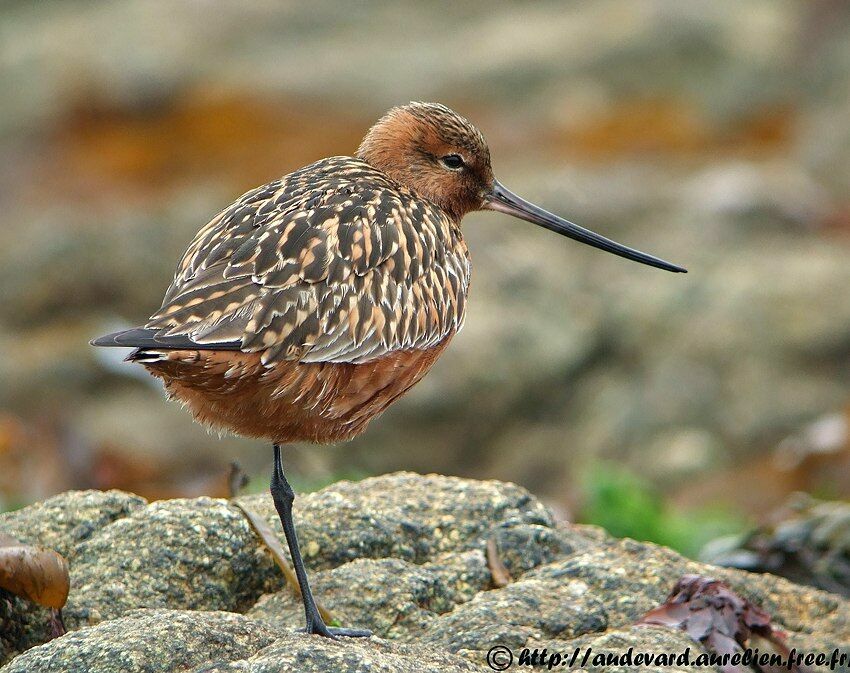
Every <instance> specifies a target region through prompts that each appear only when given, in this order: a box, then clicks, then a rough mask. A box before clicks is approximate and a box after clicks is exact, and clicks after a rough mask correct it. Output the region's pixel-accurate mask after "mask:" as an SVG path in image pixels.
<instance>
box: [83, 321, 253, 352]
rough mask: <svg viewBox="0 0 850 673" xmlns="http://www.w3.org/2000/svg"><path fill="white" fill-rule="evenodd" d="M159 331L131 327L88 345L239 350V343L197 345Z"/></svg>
mask: <svg viewBox="0 0 850 673" xmlns="http://www.w3.org/2000/svg"><path fill="white" fill-rule="evenodd" d="M160 332H161V330H158V329H152V328H150V327H133V328H132V329H125V330H121V331H120V332H113V333H112V334H106V335H104V336H102V337H98V338H97V339H92V340H91V341H90V342H89V343H91V345H92V346H106V347H110V346H112V347H118V348H139V349H142V350H144V349H148V348H153V349H158V350H195V351H199V350H205V351H227V350H239V349H240V347H241V345H242V343H241V341H230V342H224V343H205V344H201V343H197V342H196V341H193V340H192V338H191V337H190V336H189V335H187V334H174V335H170V336H166V335H163V334H161V333H160Z"/></svg>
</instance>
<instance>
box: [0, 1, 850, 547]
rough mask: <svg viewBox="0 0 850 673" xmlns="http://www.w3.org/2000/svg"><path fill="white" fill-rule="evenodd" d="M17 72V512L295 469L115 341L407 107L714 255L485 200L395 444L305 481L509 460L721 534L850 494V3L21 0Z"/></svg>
mask: <svg viewBox="0 0 850 673" xmlns="http://www.w3.org/2000/svg"><path fill="white" fill-rule="evenodd" d="M0 89H2V91H3V92H4V95H3V96H2V98H0V206H2V207H0V293H2V302H0V509H11V508H15V507H18V506H21V505H23V504H26V503H29V502H32V501H34V500H36V499H40V498H44V497H47V496H49V495H51V494H54V493H57V492H59V491H62V490H66V489H70V488H113V487H114V488H122V489H128V490H132V491H136V492H139V493H141V494H142V495H144V496H146V497H149V498H164V497H175V496H184V495H185V496H189V495H197V494H201V493H204V494H211V495H222V496H223V495H226V493H227V473H228V464H229V462H230V461H231V460H233V459H237V460H238V461H239V462H240V464H241V465H242V467H243V468H244V470H245V471H246V472H247V473H248V474H249V475H251V477H252V483H251V486H250V488H252V489H255V490H260V489H265V488H266V483H267V478H268V474H269V470H270V462H271V459H270V447H268V446H265V445H262V444H261V443H258V442H254V441H245V440H240V439H236V438H231V437H225V438H218V437H216V436H214V435H210V434H208V433H206V432H205V431H204V430H203V429H201V428H200V427H198V426H196V425H194V424H193V422H192V421H191V419H190V417H189V415H188V414H186V413H185V412H183V411H182V410H181V409H180V408H179V406H177V405H176V404H173V403H166V402H165V401H164V399H163V394H162V391H161V387H160V386H159V384H158V383H157V382H155V381H154V380H153V379H152V378H150V377H149V376H148V375H147V374H146V373H145V372H144V371H143V370H142V369H141V368H137V367H131V366H129V365H123V364H121V362H120V356H119V354H118V353H116V352H96V351H95V349H93V348H91V347H89V346H88V340H89V339H90V338H92V337H94V336H97V335H100V334H102V333H104V332H106V331H108V330H112V329H118V328H121V327H124V326H130V325H136V324H140V323H143V322H144V321H145V319H146V318H147V316H148V315H149V314H150V313H151V312H152V311H153V310H154V309H156V308H157V307H158V306H159V302H160V299H161V296H162V294H163V292H164V290H165V288H166V287H167V285H168V283H169V280H170V278H171V274H172V272H173V270H174V267H175V265H176V262H177V260H178V258H179V257H180V255H181V254H182V252H183V250H184V248H185V246H186V245H187V243H188V241H189V240H190V239H191V237H192V235H193V234H194V232H195V231H196V230H197V229H198V228H199V227H200V226H202V225H203V224H204V223H206V222H207V221H208V220H209V219H210V218H211V217H212V216H213V215H214V214H215V213H216V212H217V211H218V210H219V209H221V208H223V207H224V206H226V205H228V204H229V203H230V202H231V201H232V200H233V199H234V198H236V197H237V196H239V195H240V194H242V193H243V192H245V191H247V190H248V189H250V188H252V187H254V186H256V185H258V184H261V183H264V182H267V181H269V180H272V179H274V178H276V177H278V176H280V175H282V174H285V173H287V172H289V171H291V170H293V169H295V168H298V167H299V166H302V165H304V164H306V163H309V162H311V161H313V160H316V159H319V158H321V157H325V156H329V155H334V154H350V153H353V152H354V150H355V149H356V147H357V144H358V142H359V140H360V138H361V136H362V135H363V133H364V132H365V130H366V129H367V128H368V126H369V125H370V124H371V123H373V122H374V121H375V120H376V119H377V118H378V117H379V116H380V115H381V114H382V113H383V112H384V111H385V110H386V109H387V108H389V107H390V106H392V105H395V104H400V103H405V102H407V101H409V100H435V101H440V102H443V103H445V104H447V105H449V106H450V107H452V108H454V109H456V110H458V111H459V112H461V113H462V114H464V115H465V116H467V117H469V118H470V119H471V120H473V121H474V122H475V123H476V124H477V125H478V126H479V127H480V128H481V129H482V130H483V132H484V134H485V135H486V137H487V138H488V141H489V143H490V146H491V150H492V155H493V165H494V169H495V171H496V174H497V175H498V176H499V178H500V179H501V180H502V182H504V183H505V184H506V185H507V186H509V187H510V188H511V189H513V190H515V191H516V192H518V193H520V194H522V195H523V196H525V197H526V198H528V199H530V200H533V201H535V202H537V203H539V204H541V205H543V206H544V207H547V208H549V209H551V210H553V211H555V212H557V213H560V214H562V215H564V216H565V217H568V218H570V219H572V220H574V221H576V222H578V223H580V224H582V225H584V226H586V227H589V228H592V229H594V230H595V231H598V232H600V233H602V234H605V235H608V236H611V237H613V238H615V239H617V240H618V241H621V242H622V243H624V244H627V245H631V246H635V247H638V248H640V249H643V250H647V251H650V252H652V253H654V254H657V255H659V256H661V257H663V258H665V259H669V260H671V261H673V262H676V263H679V264H682V265H684V266H686V267H688V268H689V270H690V273H689V274H688V275H687V276H676V275H671V274H667V273H663V272H660V271H658V270H654V269H650V268H648V267H644V266H640V265H637V264H634V263H630V262H627V261H625V260H622V259H619V258H616V257H613V256H610V255H606V254H604V253H601V252H598V251H595V250H592V249H590V248H587V247H584V246H580V245H578V244H575V243H573V242H570V241H567V240H565V239H562V238H559V237H555V236H554V235H553V234H550V233H548V232H546V231H543V230H542V229H539V228H536V227H534V226H532V225H529V224H526V223H522V222H519V221H517V220H512V219H509V218H507V217H504V216H500V215H496V214H493V213H486V214H485V213H479V214H474V215H471V216H469V217H468V218H467V219H466V220H465V221H464V229H465V232H466V235H467V238H468V242H469V246H470V248H471V251H472V258H473V264H474V276H473V285H472V290H471V302H470V309H469V314H468V317H467V323H466V328H465V330H464V331H463V332H462V333H461V334H460V336H458V337H457V338H456V339H455V341H454V343H453V344H452V347H451V348H450V349H449V350H448V351H447V353H446V354H445V355H444V356H443V358H442V359H441V361H440V362H439V363H438V364H437V365H436V367H435V368H434V369H433V370H432V373H431V374H430V375H429V376H428V377H427V379H426V380H425V381H424V382H423V383H421V384H420V385H419V386H418V387H417V388H415V389H414V390H413V391H412V392H411V394H409V395H408V396H407V397H406V398H405V399H404V400H403V401H402V402H400V403H398V404H396V405H395V406H394V407H393V408H392V409H391V410H390V411H389V412H387V413H386V414H385V415H384V416H383V417H382V418H381V419H379V420H377V421H375V422H374V423H373V424H372V426H371V428H370V429H369V431H368V432H367V433H366V434H365V435H363V436H362V437H360V438H358V439H357V440H356V441H354V442H352V443H349V444H345V445H340V446H335V447H311V446H296V447H293V448H292V449H290V451H289V453H288V461H289V463H290V464H291V465H292V466H293V473H294V474H295V475H297V480H296V484H297V485H298V487H300V488H304V489H309V488H316V487H319V486H321V485H323V484H325V483H328V482H330V481H333V480H336V479H339V478H360V477H362V476H365V475H371V474H378V473H383V472H387V471H392V470H400V469H410V470H417V471H422V472H430V471H436V472H442V473H447V474H456V475H463V476H471V477H478V478H497V479H504V480H512V481H516V482H518V483H520V484H522V485H524V486H526V487H527V488H529V489H530V490H532V491H533V492H535V493H536V494H538V495H540V496H541V497H543V498H544V499H545V500H546V501H547V502H548V503H549V504H550V505H552V506H553V507H555V508H556V510H557V511H558V512H560V513H561V515H562V516H563V517H564V518H567V519H570V520H578V521H589V522H595V523H601V524H603V525H606V526H607V527H609V528H610V529H611V530H612V531H613V532H615V533H617V534H620V535H626V534H628V535H632V536H635V537H640V538H644V539H653V540H656V541H659V542H663V543H665V544H671V545H673V546H675V547H677V548H679V549H681V550H683V551H685V552H686V553H690V554H696V553H697V551H698V549H699V548H700V547H701V546H702V544H703V543H704V542H706V541H707V540H708V539H710V538H712V537H714V536H716V535H719V534H721V533H730V532H732V533H734V532H740V531H746V530H748V529H750V528H751V527H752V526H754V525H757V524H760V523H764V522H765V521H767V520H768V519H769V518H770V516H772V515H771V512H773V511H774V510H775V509H776V508H777V507H779V506H780V504H781V503H783V502H785V501H786V499H787V498H788V496H789V494H791V493H793V492H796V491H804V492H808V493H811V494H813V495H815V496H817V497H820V498H828V499H841V498H844V499H847V498H848V497H850V432H848V408H849V407H848V405H850V292H849V291H850V194H848V184H849V183H850V5H848V3H846V2H843V1H840V0H835V1H830V0H811V1H802V0H801V1H798V2H792V1H788V0H717V1H715V2H711V3H707V2H701V3H697V2H679V1H678V0H647V1H637V2H633V1H621V0H599V1H594V2H582V3H562V2H554V1H553V2H535V3H525V2H522V3H516V2H510V3H509V2H493V1H488V2H468V3H450V4H448V3H442V2H416V3H412V2H411V3H341V2H326V1H319V2H309V3H306V2H305V3H293V2H279V1H277V0H274V1H272V0H264V1H259V2H251V3H243V2H235V1H234V2H201V1H188V0H178V1H176V2H175V1H173V0H149V1H147V2H135V1H132V0H113V1H109V2H82V1H79V0H62V1H61V2H59V1H58V0H54V1H49V0H45V1H43V2H38V3H34V2H26V1H14V0H7V1H6V2H4V3H3V4H2V7H0ZM848 537H850V535H848ZM848 549H850V543H848Z"/></svg>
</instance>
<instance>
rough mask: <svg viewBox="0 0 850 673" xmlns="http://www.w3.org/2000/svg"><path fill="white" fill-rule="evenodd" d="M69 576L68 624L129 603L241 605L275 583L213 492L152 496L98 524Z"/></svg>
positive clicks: (248, 535) (253, 541)
mask: <svg viewBox="0 0 850 673" xmlns="http://www.w3.org/2000/svg"><path fill="white" fill-rule="evenodd" d="M275 580H276V581H275ZM71 582H72V586H73V587H74V590H73V591H72V592H71V595H70V597H69V599H68V605H67V608H66V610H65V613H66V616H67V620H68V622H69V623H70V624H71V625H82V624H93V623H97V622H99V621H101V620H104V619H114V618H116V617H119V616H121V615H123V614H125V613H126V612H128V611H129V610H133V609H135V608H180V609H186V610H227V611H239V610H245V609H247V608H248V607H249V606H250V605H251V604H252V603H253V602H254V601H256V599H257V598H258V597H259V596H260V595H261V594H262V593H263V591H268V590H270V589H271V588H272V587H275V586H277V587H279V586H280V585H281V581H280V579H279V577H277V575H276V572H275V569H274V568H273V566H272V562H271V559H270V558H269V556H268V554H267V552H266V551H265V550H264V549H263V548H262V547H261V546H260V543H259V541H258V539H257V536H256V534H255V533H254V532H253V530H252V529H251V528H250V526H249V524H248V522H247V520H246V519H245V517H244V515H243V514H242V513H241V512H240V510H239V509H238V508H237V507H234V506H233V505H230V504H229V503H228V502H227V501H225V500H216V499H213V498H197V499H193V500H166V501H162V502H155V503H153V504H151V505H149V506H148V507H146V508H144V509H142V510H137V511H135V512H133V513H132V514H130V516H127V517H125V518H123V519H119V520H118V521H115V522H113V523H111V524H109V525H107V526H105V527H104V528H103V529H101V530H100V531H99V532H98V533H97V534H96V535H94V536H92V537H91V538H90V539H88V540H86V541H85V542H83V543H81V544H80V545H79V546H78V547H77V548H76V550H75V553H74V557H73V564H72V567H71Z"/></svg>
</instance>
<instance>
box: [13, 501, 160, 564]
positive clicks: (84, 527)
mask: <svg viewBox="0 0 850 673" xmlns="http://www.w3.org/2000/svg"><path fill="white" fill-rule="evenodd" d="M146 504H147V503H146V502H145V499H144V498H140V497H139V496H137V495H131V494H129V493H122V492H121V491H77V492H73V493H63V494H62V495H57V496H54V497H53V498H48V499H47V500H45V501H44V502H41V503H37V504H35V505H31V506H30V507H24V508H23V509H19V510H15V511H13V512H7V513H6V514H0V529H2V530H3V532H4V533H8V534H9V535H11V536H12V537H15V538H17V539H18V540H20V541H21V542H25V543H27V544H40V545H42V546H44V547H48V548H50V549H53V550H55V551H57V552H59V553H60V554H62V555H63V556H65V557H70V556H71V555H73V553H74V549H75V547H76V546H77V545H78V544H79V543H81V542H84V541H85V540H87V539H89V538H90V537H91V536H92V535H93V534H94V533H98V532H100V531H101V530H102V529H103V528H104V527H105V526H107V525H108V524H110V523H112V522H113V521H116V520H117V519H121V518H123V517H125V516H127V515H129V514H130V513H131V512H134V511H137V510H139V509H142V508H144V506H145V505H146Z"/></svg>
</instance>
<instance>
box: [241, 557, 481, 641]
mask: <svg viewBox="0 0 850 673" xmlns="http://www.w3.org/2000/svg"><path fill="white" fill-rule="evenodd" d="M312 584H313V590H314V592H315V593H316V595H318V596H321V597H322V598H321V600H322V603H323V605H324V606H325V607H326V608H327V609H328V610H330V611H331V613H332V614H333V615H334V617H335V618H337V619H338V620H340V622H341V623H343V624H357V626H359V627H361V628H366V629H369V630H371V631H372V632H373V633H375V634H376V635H378V636H381V637H389V638H393V637H400V636H403V635H405V634H407V633H408V632H417V633H418V632H421V631H422V630H423V629H425V628H426V627H427V625H428V623H429V622H430V621H431V620H432V619H433V618H434V617H436V615H438V614H443V613H445V612H449V611H450V610H452V609H453V608H454V607H455V606H456V605H459V604H461V603H465V602H466V601H468V600H470V599H471V598H472V597H473V596H475V594H477V593H478V592H479V591H484V590H485V589H487V588H489V586H490V572H489V570H488V569H487V565H486V562H485V560H484V555H483V554H482V553H481V552H480V551H473V552H465V553H463V554H458V555H457V556H453V557H451V558H448V559H446V560H445V561H444V562H442V563H440V562H435V563H425V564H422V565H417V564H415V563H410V562H409V561H402V560H400V559H358V560H356V561H351V562H350V563H346V564H345V565H342V566H340V567H338V568H334V569H333V570H320V571H318V572H316V573H314V574H313V576H312ZM248 615H249V616H251V617H253V618H255V619H258V620H262V621H264V622H266V623H268V624H269V625H270V626H275V627H277V628H279V629H280V628H286V627H289V628H292V627H297V626H301V624H302V622H303V620H304V609H303V607H302V606H301V600H300V599H299V598H296V596H295V593H294V592H292V591H281V592H278V593H276V594H274V595H270V596H264V597H263V598H262V599H261V600H260V601H258V602H257V604H256V605H255V606H254V607H253V608H251V610H249V611H248Z"/></svg>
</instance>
